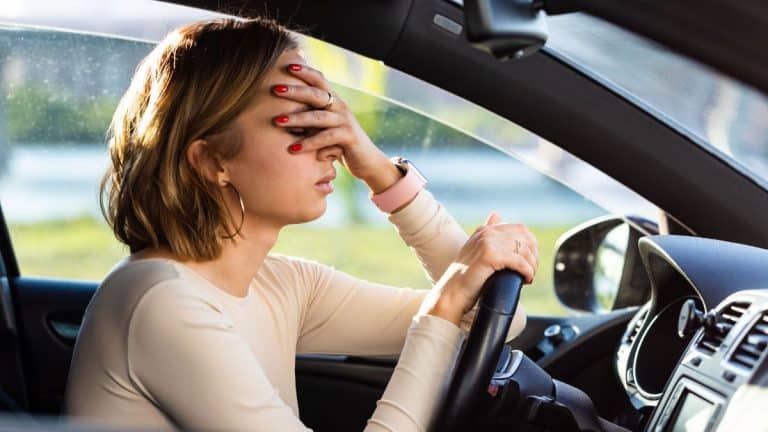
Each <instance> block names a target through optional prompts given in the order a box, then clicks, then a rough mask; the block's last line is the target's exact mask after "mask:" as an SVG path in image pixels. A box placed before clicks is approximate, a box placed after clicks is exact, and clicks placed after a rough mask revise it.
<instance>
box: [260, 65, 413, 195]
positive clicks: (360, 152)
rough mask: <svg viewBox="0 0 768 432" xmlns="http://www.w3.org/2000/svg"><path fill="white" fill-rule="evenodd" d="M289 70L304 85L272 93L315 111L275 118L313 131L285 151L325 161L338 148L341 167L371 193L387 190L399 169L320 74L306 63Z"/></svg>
mask: <svg viewBox="0 0 768 432" xmlns="http://www.w3.org/2000/svg"><path fill="white" fill-rule="evenodd" d="M288 71H289V73H290V74H291V75H293V76H295V77H297V78H299V79H301V80H302V81H304V82H305V83H307V85H306V86H304V85H282V84H280V85H276V86H274V87H273V88H272V92H273V94H275V95H276V96H279V97H283V98H287V99H291V100H293V101H296V102H300V103H303V104H306V105H308V106H310V107H314V108H315V109H311V110H308V111H302V112H298V113H293V114H283V115H280V116H277V117H275V124H276V125H277V126H280V127H285V128H294V129H305V130H307V131H315V133H308V134H307V137H306V138H304V139H302V140H301V141H300V142H298V143H295V144H293V145H291V146H290V147H289V148H288V151H290V152H291V153H294V154H299V153H304V152H317V155H318V158H324V157H325V154H324V153H325V152H324V151H333V149H332V148H333V147H334V146H338V147H341V149H342V160H341V162H342V164H344V166H345V167H346V168H347V170H349V172H350V174H352V175H353V176H355V177H357V178H359V179H361V180H363V181H364V182H366V183H367V184H368V186H369V187H370V188H371V190H372V191H373V193H379V192H382V191H384V190H386V189H387V188H389V187H390V186H391V185H393V184H394V183H395V182H397V181H398V180H399V179H400V177H401V174H400V172H399V170H398V169H397V168H396V167H395V166H394V165H393V164H392V163H391V162H390V161H389V159H388V158H387V156H386V155H385V154H384V152H382V151H381V150H380V149H379V148H378V147H376V145H375V144H374V143H373V141H371V139H370V138H369V137H368V134H366V133H365V131H364V130H363V128H362V127H360V124H359V123H358V122H357V119H356V118H355V116H354V114H353V113H352V111H351V110H350V109H349V107H348V106H347V104H346V103H344V101H343V100H341V98H339V97H338V96H337V95H336V94H335V93H334V92H333V90H332V89H331V87H330V85H329V84H328V81H326V79H325V77H324V76H323V74H322V73H321V72H320V71H318V70H316V69H313V68H311V67H309V66H307V65H305V64H291V65H288ZM331 95H332V96H331ZM330 102H332V103H331V104H330V105H329V106H327V105H328V104H329V103H330Z"/></svg>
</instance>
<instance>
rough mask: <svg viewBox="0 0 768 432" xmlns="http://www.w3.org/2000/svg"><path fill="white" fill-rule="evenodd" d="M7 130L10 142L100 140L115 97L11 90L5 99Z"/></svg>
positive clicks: (102, 138) (42, 142) (35, 88)
mask: <svg viewBox="0 0 768 432" xmlns="http://www.w3.org/2000/svg"><path fill="white" fill-rule="evenodd" d="M6 104H7V107H6V113H7V131H8V138H9V141H10V142H13V143H19V142H21V143H35V144H51V143H66V142H77V143H94V144H101V143H103V142H104V136H105V133H106V131H107V127H108V126H109V121H110V119H111V117H112V113H113V112H114V109H115V107H116V106H117V100H116V99H115V98H114V97H109V96H101V97H99V96H90V97H87V98H84V99H76V98H74V97H69V96H67V95H65V94H62V93H61V92H58V91H57V92H54V91H52V90H50V89H49V88H47V87H42V86H40V87H33V86H28V87H19V88H15V89H12V90H11V91H10V92H9V93H8V96H7V99H6Z"/></svg>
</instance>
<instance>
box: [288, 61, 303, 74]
mask: <svg viewBox="0 0 768 432" xmlns="http://www.w3.org/2000/svg"><path fill="white" fill-rule="evenodd" d="M288 69H290V70H292V71H294V72H298V71H300V70H301V65H300V64H295V63H294V64H291V65H288Z"/></svg>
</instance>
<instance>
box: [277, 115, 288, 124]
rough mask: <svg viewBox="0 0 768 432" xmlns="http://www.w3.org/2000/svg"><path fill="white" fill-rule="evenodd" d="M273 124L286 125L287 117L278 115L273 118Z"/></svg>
mask: <svg viewBox="0 0 768 432" xmlns="http://www.w3.org/2000/svg"><path fill="white" fill-rule="evenodd" d="M275 123H280V124H283V123H288V116H287V115H280V116H277V117H275Z"/></svg>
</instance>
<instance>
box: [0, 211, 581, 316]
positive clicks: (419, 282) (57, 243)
mask: <svg viewBox="0 0 768 432" xmlns="http://www.w3.org/2000/svg"><path fill="white" fill-rule="evenodd" d="M479 224H480V222H478V223H477V224H475V225H471V226H469V225H467V226H465V227H464V228H465V230H466V231H467V232H471V231H473V230H474V229H475V227H476V226H477V225H479ZM568 228H570V227H529V229H530V230H531V231H532V232H533V233H534V234H535V235H536V237H537V239H538V240H539V252H540V263H539V271H538V274H537V277H536V280H535V281H534V283H533V285H531V286H527V287H525V288H524V290H523V297H522V301H523V304H524V305H525V308H526V310H527V311H528V313H530V314H541V315H562V314H565V313H566V312H565V310H564V309H563V307H562V306H561V305H560V303H559V302H558V301H557V299H556V298H555V295H554V290H553V287H552V259H553V256H554V245H555V241H556V240H557V238H558V237H559V236H560V235H561V234H562V233H563V232H565V231H566V230H567V229H568ZM9 229H10V232H11V238H12V239H13V244H14V249H15V253H16V257H17V260H18V262H19V266H20V267H21V273H22V274H23V275H28V276H45V277H56V278H72V279H89V280H96V281H98V280H101V279H102V278H103V277H104V275H106V274H107V273H108V272H109V270H110V269H111V268H112V266H113V265H115V264H116V263H117V262H118V261H119V260H120V259H122V258H123V257H125V256H126V255H127V254H128V252H127V248H126V247H124V246H122V245H121V244H120V243H118V242H117V240H115V238H114V237H113V235H112V233H111V231H109V229H108V228H107V226H106V225H105V224H104V222H102V221H101V220H97V219H93V218H87V217H83V218H76V219H69V220H60V221H54V222H41V223H29V224H11V225H10V227H9ZM274 251H275V252H279V253H283V254H287V255H294V256H301V257H305V258H308V259H312V260H315V261H318V262H322V263H325V264H328V265H332V266H334V267H335V268H337V269H339V270H342V271H345V272H347V273H349V274H352V275H354V276H356V277H359V278H362V279H366V280H370V281H375V282H379V283H386V284H390V285H394V286H404V287H405V286H408V287H413V288H425V289H428V288H429V287H430V285H429V282H428V281H427V278H426V276H425V274H424V271H423V270H422V268H421V265H420V264H419V263H418V261H417V260H416V257H415V255H414V254H413V253H412V252H411V251H410V250H409V249H408V248H407V247H406V246H405V244H404V243H403V242H402V240H400V238H399V236H398V235H397V233H396V232H395V230H394V228H393V227H390V226H369V225H359V226H351V227H344V228H326V227H318V226H311V225H297V226H290V227H287V228H286V229H285V230H284V231H283V232H282V233H281V235H280V239H279V240H278V243H277V244H276V245H275V248H274Z"/></svg>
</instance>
